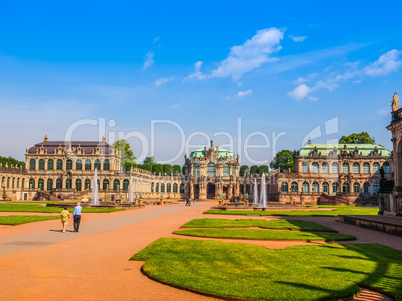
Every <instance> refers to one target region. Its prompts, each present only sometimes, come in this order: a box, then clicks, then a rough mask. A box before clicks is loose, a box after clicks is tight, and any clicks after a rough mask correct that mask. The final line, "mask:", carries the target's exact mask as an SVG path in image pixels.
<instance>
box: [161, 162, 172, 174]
mask: <svg viewBox="0 0 402 301" xmlns="http://www.w3.org/2000/svg"><path fill="white" fill-rule="evenodd" d="M163 173H164V174H167V175H171V174H172V165H170V164H163Z"/></svg>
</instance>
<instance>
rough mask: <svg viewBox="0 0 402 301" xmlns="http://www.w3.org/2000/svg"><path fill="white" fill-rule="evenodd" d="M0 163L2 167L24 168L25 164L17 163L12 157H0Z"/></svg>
mask: <svg viewBox="0 0 402 301" xmlns="http://www.w3.org/2000/svg"><path fill="white" fill-rule="evenodd" d="M0 163H1V164H3V166H5V165H6V163H7V165H8V167H10V166H11V165H12V166H18V167H21V166H22V167H24V166H25V162H22V161H18V160H17V159H14V158H12V157H7V158H6V157H1V156H0Z"/></svg>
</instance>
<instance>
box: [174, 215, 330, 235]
mask: <svg viewBox="0 0 402 301" xmlns="http://www.w3.org/2000/svg"><path fill="white" fill-rule="evenodd" d="M247 227H260V228H265V229H284V230H298V231H323V232H337V231H336V230H334V229H331V228H328V227H324V226H321V225H319V224H316V223H313V222H306V221H298V220H286V219H283V220H275V221H265V220H258V219H237V220H230V219H220V218H203V219H193V220H191V221H189V222H187V223H186V224H184V225H183V226H181V227H180V228H247Z"/></svg>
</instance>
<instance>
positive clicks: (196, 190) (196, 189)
mask: <svg viewBox="0 0 402 301" xmlns="http://www.w3.org/2000/svg"><path fill="white" fill-rule="evenodd" d="M199 198H200V185H198V184H194V199H199Z"/></svg>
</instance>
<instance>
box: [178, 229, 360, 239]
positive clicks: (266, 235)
mask: <svg viewBox="0 0 402 301" xmlns="http://www.w3.org/2000/svg"><path fill="white" fill-rule="evenodd" d="M173 234H178V235H187V236H198V237H214V238H233V239H258V240H301V241H336V240H355V239H356V237H355V236H351V235H345V234H338V233H312V232H298V231H297V232H296V231H275V230H252V229H190V230H178V231H173Z"/></svg>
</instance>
